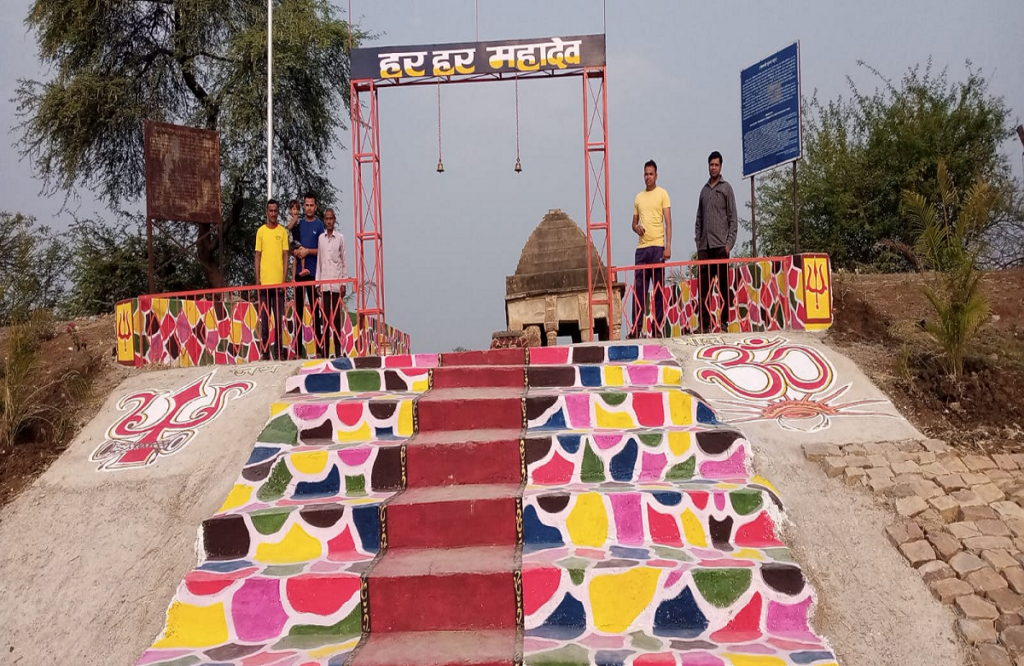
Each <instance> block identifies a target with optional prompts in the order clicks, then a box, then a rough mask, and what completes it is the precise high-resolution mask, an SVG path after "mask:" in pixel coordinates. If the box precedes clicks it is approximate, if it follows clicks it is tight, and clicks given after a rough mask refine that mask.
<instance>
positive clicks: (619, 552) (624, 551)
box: [609, 546, 651, 560]
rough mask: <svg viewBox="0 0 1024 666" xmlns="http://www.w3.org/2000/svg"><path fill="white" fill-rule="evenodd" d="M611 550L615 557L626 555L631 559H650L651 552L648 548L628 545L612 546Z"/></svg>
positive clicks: (625, 556)
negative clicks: (629, 546) (628, 546)
mask: <svg viewBox="0 0 1024 666" xmlns="http://www.w3.org/2000/svg"><path fill="white" fill-rule="evenodd" d="M609 551H610V552H611V554H612V555H614V556H615V557H624V558H626V559H630V560H649V559H651V553H650V551H649V550H647V549H646V548H627V547H626V546H612V547H611V548H610V549H609Z"/></svg>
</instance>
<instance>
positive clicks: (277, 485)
mask: <svg viewBox="0 0 1024 666" xmlns="http://www.w3.org/2000/svg"><path fill="white" fill-rule="evenodd" d="M291 480H292V473H291V471H290V470H289V469H288V465H286V464H285V462H284V459H283V458H282V459H281V460H278V461H277V464H276V465H274V469H272V470H271V471H270V477H269V478H268V479H267V480H266V482H265V483H264V484H263V485H262V486H260V489H259V490H257V491H256V497H257V498H258V499H259V500H260V501H261V502H276V501H277V500H279V499H281V498H282V497H284V491H286V490H288V484H289V483H291Z"/></svg>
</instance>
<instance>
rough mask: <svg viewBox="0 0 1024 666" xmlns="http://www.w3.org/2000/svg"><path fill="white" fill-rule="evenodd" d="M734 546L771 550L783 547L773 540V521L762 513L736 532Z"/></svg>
mask: <svg viewBox="0 0 1024 666" xmlns="http://www.w3.org/2000/svg"><path fill="white" fill-rule="evenodd" d="M736 545H737V546H739V547H740V548H772V547H775V546H781V545H783V544H782V542H781V541H779V540H778V539H776V538H775V521H773V520H772V518H771V516H769V515H768V512H767V511H762V512H761V513H759V514H758V516H757V518H755V519H754V520H752V521H750V522H749V523H746V524H745V525H741V526H740V527H739V528H738V529H737V530H736Z"/></svg>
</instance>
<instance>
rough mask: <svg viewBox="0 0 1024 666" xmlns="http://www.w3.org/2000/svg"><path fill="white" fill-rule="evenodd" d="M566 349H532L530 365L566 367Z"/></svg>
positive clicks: (567, 351)
mask: <svg viewBox="0 0 1024 666" xmlns="http://www.w3.org/2000/svg"><path fill="white" fill-rule="evenodd" d="M568 362H569V348H568V347H534V348H533V349H531V350H530V365H566V364H567V363H568Z"/></svg>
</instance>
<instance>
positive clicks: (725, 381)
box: [696, 338, 835, 400]
mask: <svg viewBox="0 0 1024 666" xmlns="http://www.w3.org/2000/svg"><path fill="white" fill-rule="evenodd" d="M696 358H697V359H700V360H704V361H708V362H709V363H711V364H712V366H713V367H710V368H701V369H700V370H698V371H697V379H699V380H700V381H703V382H706V383H708V384H718V385H719V386H721V387H722V388H723V389H725V390H726V391H729V392H730V393H732V394H734V395H736V396H739V397H741V398H745V399H747V400H774V399H777V398H782V397H784V396H785V395H786V394H787V393H788V392H789V389H790V388H791V387H792V388H793V389H796V390H798V391H802V392H803V393H805V394H811V393H815V392H817V391H821V390H823V389H825V388H828V386H830V385H831V384H832V382H833V380H834V379H835V370H834V369H833V368H832V366H831V364H829V362H828V361H826V360H825V359H824V358H823V357H822V356H821V354H819V353H818V352H817V351H816V350H814V349H812V348H811V347H806V346H804V345H798V344H791V343H789V342H788V341H787V340H785V339H783V338H772V339H764V338H747V339H746V340H744V341H743V342H741V343H740V344H738V345H711V346H708V347H702V348H701V349H699V350H698V351H697V354H696ZM762 385H763V386H762Z"/></svg>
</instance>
